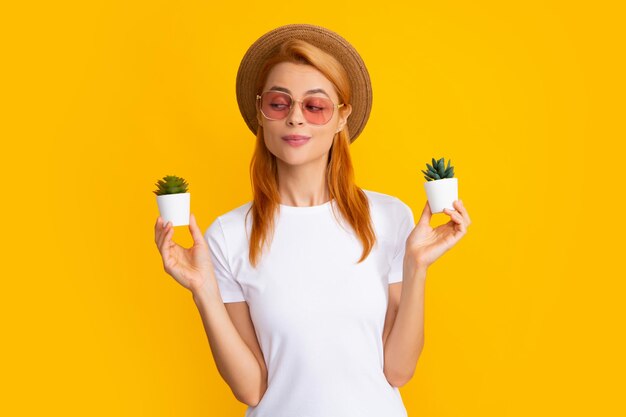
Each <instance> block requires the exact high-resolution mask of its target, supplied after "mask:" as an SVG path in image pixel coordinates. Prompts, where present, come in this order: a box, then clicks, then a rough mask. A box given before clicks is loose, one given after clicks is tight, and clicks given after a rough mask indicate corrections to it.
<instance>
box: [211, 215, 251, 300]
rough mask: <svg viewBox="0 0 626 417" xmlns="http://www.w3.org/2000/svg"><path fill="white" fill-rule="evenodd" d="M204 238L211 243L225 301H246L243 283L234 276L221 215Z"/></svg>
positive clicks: (214, 267)
mask: <svg viewBox="0 0 626 417" xmlns="http://www.w3.org/2000/svg"><path fill="white" fill-rule="evenodd" d="M204 239H205V240H206V242H207V243H208V245H209V253H210V254H211V262H212V263H213V270H214V271H215V278H216V280H217V285H218V287H219V290H220V294H221V296H222V301H223V302H225V303H234V302H237V301H245V298H244V296H243V290H242V288H241V285H240V284H239V283H238V282H237V280H236V279H235V277H234V276H233V274H232V272H231V269H230V264H229V262H228V248H227V247H226V238H225V236H224V230H223V229H222V225H221V223H220V219H219V217H218V218H216V219H215V220H214V221H213V223H212V224H211V225H210V226H209V228H208V229H207V231H206V232H205V234H204Z"/></svg>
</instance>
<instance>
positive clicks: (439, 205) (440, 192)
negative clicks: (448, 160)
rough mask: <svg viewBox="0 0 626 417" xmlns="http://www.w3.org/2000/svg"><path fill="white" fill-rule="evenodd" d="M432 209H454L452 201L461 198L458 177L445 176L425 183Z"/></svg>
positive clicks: (436, 211) (439, 210) (440, 210)
mask: <svg viewBox="0 0 626 417" xmlns="http://www.w3.org/2000/svg"><path fill="white" fill-rule="evenodd" d="M424 188H425V189H426V196H427V197H428V204H429V205H430V211H431V212H432V213H433V214H434V213H443V209H444V208H448V209H450V210H453V211H456V210H454V207H453V206H452V203H453V202H454V200H458V199H459V182H458V181H457V178H443V179H440V180H434V181H426V182H425V183H424Z"/></svg>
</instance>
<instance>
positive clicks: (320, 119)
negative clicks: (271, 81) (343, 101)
mask: <svg viewBox="0 0 626 417" xmlns="http://www.w3.org/2000/svg"><path fill="white" fill-rule="evenodd" d="M291 105H292V99H291V96H289V95H288V94H286V93H282V92H279V91H266V92H265V93H263V94H262V96H261V111H262V112H263V114H264V115H265V117H267V118H268V119H271V120H281V119H284V118H285V117H287V115H288V114H289V112H290V111H291ZM334 110H335V106H334V104H333V102H332V101H331V100H330V99H328V98H326V97H316V96H310V97H306V98H304V100H302V113H303V115H304V118H305V119H306V121H307V122H309V123H311V124H316V125H323V124H326V123H328V121H329V120H330V119H331V118H332V117H333V111H334Z"/></svg>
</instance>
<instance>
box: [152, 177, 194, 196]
mask: <svg viewBox="0 0 626 417" xmlns="http://www.w3.org/2000/svg"><path fill="white" fill-rule="evenodd" d="M155 185H156V186H158V187H159V188H158V189H157V190H156V191H153V193H155V194H156V195H164V194H179V193H186V192H187V187H188V186H189V184H187V183H186V182H185V180H184V179H183V178H181V177H177V176H175V175H166V176H165V177H163V179H161V180H159V182H157V183H156V184H155Z"/></svg>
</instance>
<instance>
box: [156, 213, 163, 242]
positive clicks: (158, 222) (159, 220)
mask: <svg viewBox="0 0 626 417" xmlns="http://www.w3.org/2000/svg"><path fill="white" fill-rule="evenodd" d="M162 230H163V219H162V218H161V216H158V217H157V220H156V223H154V243H156V244H157V246H159V237H160V236H161V233H162Z"/></svg>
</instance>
